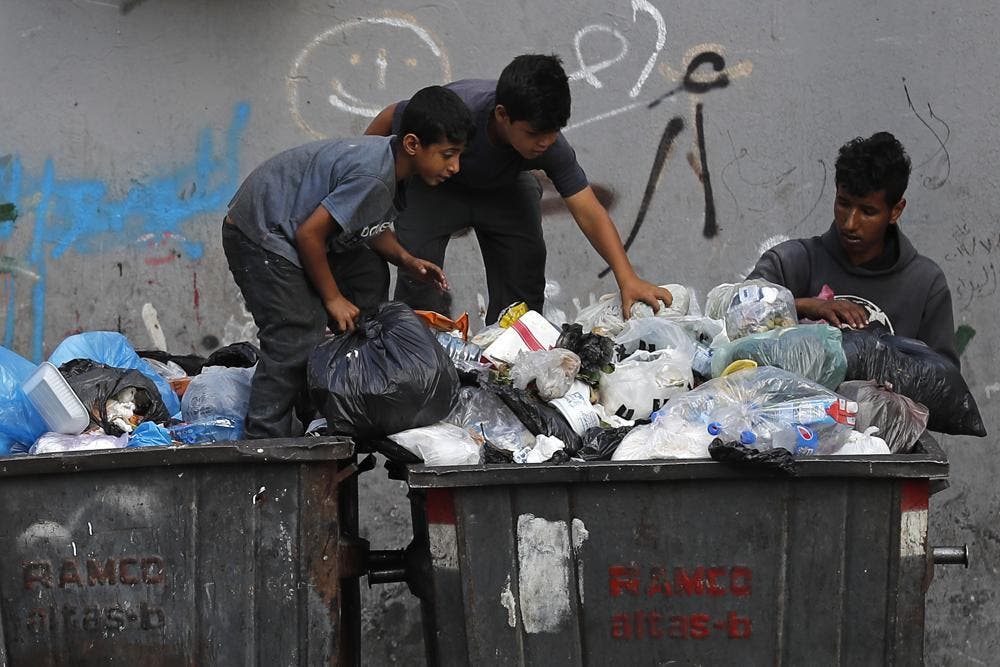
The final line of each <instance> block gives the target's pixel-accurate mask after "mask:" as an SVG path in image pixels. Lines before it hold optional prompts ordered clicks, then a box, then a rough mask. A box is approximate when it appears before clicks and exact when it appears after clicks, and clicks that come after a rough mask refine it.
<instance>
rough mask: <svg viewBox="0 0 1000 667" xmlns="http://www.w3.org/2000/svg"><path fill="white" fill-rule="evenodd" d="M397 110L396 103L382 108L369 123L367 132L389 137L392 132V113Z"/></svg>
mask: <svg viewBox="0 0 1000 667" xmlns="http://www.w3.org/2000/svg"><path fill="white" fill-rule="evenodd" d="M395 111H396V105H395V104H390V105H389V106H387V107H386V108H385V109H382V111H380V112H379V114H378V115H377V116H375V118H374V119H373V120H372V122H371V123H370V124H369V125H368V129H367V130H365V134H373V135H376V136H379V137H388V136H389V135H390V134H392V114H393V113H394V112H395Z"/></svg>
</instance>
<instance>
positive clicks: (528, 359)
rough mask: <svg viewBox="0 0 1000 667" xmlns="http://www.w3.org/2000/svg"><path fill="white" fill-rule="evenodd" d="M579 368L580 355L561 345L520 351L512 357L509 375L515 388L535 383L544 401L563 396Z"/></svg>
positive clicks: (522, 387) (524, 387) (523, 387)
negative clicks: (546, 348)
mask: <svg viewBox="0 0 1000 667" xmlns="http://www.w3.org/2000/svg"><path fill="white" fill-rule="evenodd" d="M579 372H580V357H578V356H577V355H576V354H574V353H573V352H570V351H569V350H566V349H564V348H561V347H556V348H553V349H551V350H542V351H539V352H521V353H520V354H518V355H517V359H516V360H515V361H514V367H513V368H512V369H511V373H510V379H511V380H512V381H513V383H514V386H515V387H517V388H518V389H526V388H527V386H528V385H529V384H530V383H531V382H534V383H535V390H536V391H537V392H538V396H539V398H541V399H542V400H543V401H551V400H552V399H554V398H559V397H561V396H565V395H566V392H567V391H569V388H570V387H571V386H572V384H573V381H574V380H575V379H576V374H577V373H579Z"/></svg>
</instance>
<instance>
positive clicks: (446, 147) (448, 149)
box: [407, 135, 465, 186]
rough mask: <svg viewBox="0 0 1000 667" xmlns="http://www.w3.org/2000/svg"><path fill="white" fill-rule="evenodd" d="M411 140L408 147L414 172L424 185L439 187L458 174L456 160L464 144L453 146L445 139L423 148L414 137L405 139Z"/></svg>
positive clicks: (408, 136)
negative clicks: (412, 160) (410, 150)
mask: <svg viewBox="0 0 1000 667" xmlns="http://www.w3.org/2000/svg"><path fill="white" fill-rule="evenodd" d="M411 138H412V141H411V142H410V143H409V146H410V147H412V150H413V152H412V155H413V157H414V164H415V168H416V172H417V175H418V176H419V177H420V178H421V179H422V180H423V181H424V183H426V184H427V185H431V186H434V185H440V184H441V183H444V182H445V181H446V180H448V179H449V178H451V177H452V176H454V175H455V174H457V173H458V170H459V164H458V158H459V156H460V155H461V154H462V151H464V150H465V144H464V143H461V144H453V143H451V142H450V141H448V140H447V139H445V140H444V141H441V142H437V143H433V144H427V145H426V146H425V145H423V144H421V143H420V140H418V139H417V138H416V137H415V136H414V135H407V139H411Z"/></svg>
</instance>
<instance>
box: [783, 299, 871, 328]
mask: <svg viewBox="0 0 1000 667" xmlns="http://www.w3.org/2000/svg"><path fill="white" fill-rule="evenodd" d="M795 309H796V310H797V311H798V312H799V317H808V318H809V319H811V320H826V321H827V322H829V323H830V324H831V325H832V326H835V327H838V328H843V327H845V326H846V327H851V328H852V329H862V328H864V327H866V326H868V311H866V310H865V309H864V307H863V306H861V305H858V304H856V303H854V302H853V301H847V300H846V299H830V300H827V299H813V298H806V299H796V300H795Z"/></svg>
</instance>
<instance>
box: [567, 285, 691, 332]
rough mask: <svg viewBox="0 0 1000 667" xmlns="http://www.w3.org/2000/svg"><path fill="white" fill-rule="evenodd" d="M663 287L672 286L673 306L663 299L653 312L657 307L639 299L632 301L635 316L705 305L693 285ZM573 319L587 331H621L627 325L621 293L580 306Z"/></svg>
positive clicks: (668, 314) (680, 312)
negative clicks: (698, 297) (698, 299)
mask: <svg viewBox="0 0 1000 667" xmlns="http://www.w3.org/2000/svg"><path fill="white" fill-rule="evenodd" d="M661 287H665V288H666V289H668V290H670V294H671V295H673V302H672V303H671V304H670V305H669V306H664V305H663V304H662V303H661V304H660V309H659V311H658V312H656V313H653V309H652V308H651V307H650V306H649V305H647V304H645V303H643V302H639V303H635V304H633V305H632V311H631V313H630V315H631V317H635V318H642V317H654V316H655V317H664V318H672V317H684V316H686V315H700V314H701V309H700V308H699V307H698V302H697V300H696V299H695V298H694V292H693V290H692V289H691V288H689V287H685V286H684V285H676V284H673V283H670V284H667V285H661ZM573 321H574V322H575V323H577V324H579V325H580V326H582V327H583V330H584V331H587V332H592V333H598V334H601V335H603V336H610V337H612V338H614V337H615V336H617V335H618V334H619V333H621V330H622V327H624V326H625V318H624V317H622V299H621V294H619V293H617V292H615V293H611V294H604V295H602V296H601V297H600V298H599V299H598V300H597V301H596V302H594V303H591V304H590V305H588V306H585V307H583V308H579V310H578V312H577V314H576V317H575V318H574V320H573Z"/></svg>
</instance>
